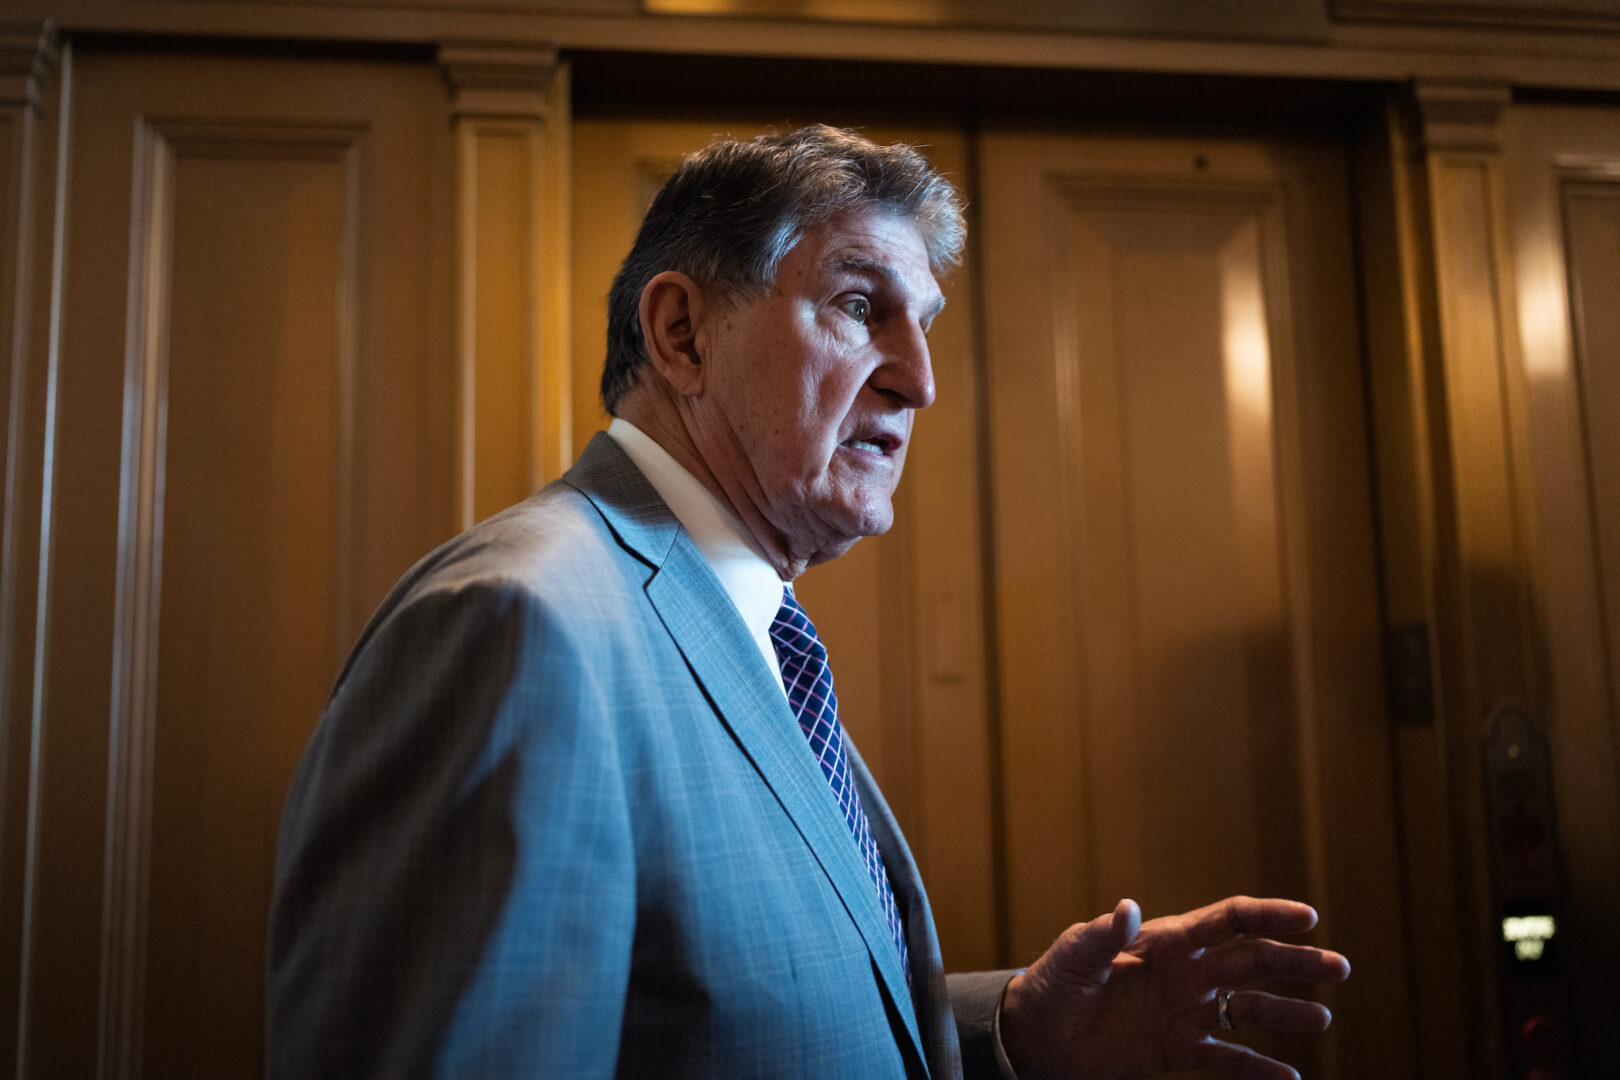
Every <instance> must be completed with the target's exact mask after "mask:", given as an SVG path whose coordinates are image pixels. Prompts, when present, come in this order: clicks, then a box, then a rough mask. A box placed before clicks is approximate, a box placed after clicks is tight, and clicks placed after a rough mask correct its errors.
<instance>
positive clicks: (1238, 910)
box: [1001, 896, 1350, 1080]
mask: <svg viewBox="0 0 1620 1080" xmlns="http://www.w3.org/2000/svg"><path fill="white" fill-rule="evenodd" d="M1315 925H1316V912H1315V911H1314V910H1312V909H1311V907H1310V906H1309V905H1306V904H1301V903H1298V902H1297V901H1293V900H1258V899H1255V898H1253V897H1249V896H1234V897H1230V898H1228V899H1226V900H1222V901H1220V902H1219V903H1216V904H1211V905H1209V906H1208V907H1202V908H1199V909H1198V910H1196V911H1189V912H1187V913H1186V914H1184V915H1171V916H1168V917H1166V918H1162V919H1153V920H1151V921H1149V922H1147V923H1143V922H1142V911H1141V908H1139V907H1137V905H1136V902H1135V901H1133V900H1121V901H1120V902H1119V905H1118V906H1117V907H1115V908H1114V910H1113V913H1112V914H1110V915H1104V916H1102V917H1100V918H1097V919H1093V920H1092V921H1090V922H1087V923H1076V924H1075V925H1073V926H1071V927H1069V928H1068V929H1067V930H1065V931H1064V932H1063V934H1062V936H1061V937H1059V938H1058V939H1057V941H1055V942H1053V943H1052V947H1051V948H1049V949H1047V950H1046V952H1045V953H1044V954H1042V956H1041V957H1040V959H1038V960H1036V961H1035V963H1034V964H1032V965H1030V967H1029V969H1028V970H1027V971H1025V972H1024V973H1023V974H1021V975H1018V976H1016V977H1015V978H1014V979H1013V981H1012V982H1011V983H1009V984H1008V986H1007V991H1006V995H1005V997H1004V998H1003V999H1002V1005H1001V1040H1002V1046H1003V1047H1004V1048H1005V1049H1006V1051H1007V1058H1008V1061H1009V1062H1011V1064H1012V1066H1013V1068H1014V1069H1015V1070H1016V1071H1017V1073H1018V1076H1019V1080H1068V1078H1073V1080H1138V1078H1141V1077H1148V1076H1157V1075H1159V1074H1161V1073H1165V1072H1172V1071H1177V1070H1181V1069H1209V1070H1212V1071H1214V1072H1219V1073H1225V1074H1227V1075H1230V1076H1235V1077H1242V1078H1244V1080H1298V1077H1299V1074H1298V1073H1297V1072H1295V1071H1294V1069H1293V1068H1291V1067H1290V1066H1288V1065H1286V1064H1284V1063H1282V1062H1280V1061H1276V1060H1273V1059H1272V1058H1269V1057H1266V1056H1264V1055H1263V1054H1259V1053H1256V1052H1255V1051H1253V1050H1251V1049H1249V1048H1248V1047H1246V1046H1240V1045H1238V1044H1236V1043H1231V1042H1226V1041H1223V1040H1222V1039H1221V1038H1219V1036H1220V1034H1221V1033H1222V1028H1221V1024H1220V1020H1221V1017H1220V1006H1219V1002H1218V1000H1217V991H1219V990H1221V989H1223V988H1235V987H1237V986H1240V985H1241V984H1244V983H1248V982H1251V981H1254V980H1259V979H1287V980H1297V981H1301V982H1316V983H1323V982H1342V981H1343V980H1344V979H1345V978H1346V977H1348V976H1349V974H1350V963H1349V961H1348V960H1346V959H1345V958H1344V957H1343V956H1341V955H1340V954H1338V953H1336V952H1331V951H1328V950H1324V949H1316V948H1311V947H1309V946H1304V945H1285V944H1282V943H1280V942H1277V941H1272V940H1270V938H1269V936H1268V935H1273V934H1298V933H1303V932H1304V931H1306V930H1309V929H1310V928H1311V927H1313V926H1315ZM1331 1019H1332V1016H1331V1015H1330V1014H1329V1012H1328V1010H1327V1008H1326V1007H1325V1006H1323V1005H1320V1004H1318V1003H1317V1002H1314V1001H1304V1000H1301V999H1299V998H1291V997H1279V996H1277V995H1275V994H1268V993H1264V992H1262V991H1259V990H1241V989H1236V990H1234V991H1233V992H1232V993H1231V994H1230V996H1229V997H1228V999H1227V1007H1226V1020H1227V1022H1228V1023H1230V1024H1231V1026H1233V1027H1260V1028H1275V1029H1279V1030H1284V1031H1321V1030H1322V1029H1324V1028H1326V1027H1327V1026H1328V1023H1329V1021H1330V1020H1331Z"/></svg>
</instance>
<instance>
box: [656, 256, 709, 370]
mask: <svg viewBox="0 0 1620 1080" xmlns="http://www.w3.org/2000/svg"><path fill="white" fill-rule="evenodd" d="M703 307H704V296H703V288H702V286H700V285H699V284H698V283H697V282H695V281H693V280H692V279H691V278H689V277H687V276H686V275H685V274H683V273H681V272H680V271H678V270H665V271H664V272H663V273H661V274H658V275H657V276H655V277H654V278H653V279H652V280H651V281H649V282H647V287H646V288H644V289H642V290H641V340H642V343H643V345H644V346H645V347H646V349H647V359H648V360H650V361H651V362H652V366H653V370H654V371H656V372H658V375H659V377H660V378H662V379H663V380H664V382H666V383H668V384H669V388H670V389H671V390H673V391H675V392H676V393H677V394H680V395H682V396H685V397H690V396H692V395H693V394H697V393H700V392H702V389H703V358H702V357H701V356H699V355H698V345H697V328H698V325H699V323H700V322H701V320H702V318H703Z"/></svg>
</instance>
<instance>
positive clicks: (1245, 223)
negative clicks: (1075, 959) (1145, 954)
mask: <svg viewBox="0 0 1620 1080" xmlns="http://www.w3.org/2000/svg"><path fill="white" fill-rule="evenodd" d="M981 161H982V162H983V172H982V177H981V181H980V190H981V191H982V193H983V219H984V224H983V243H984V245H985V247H984V250H985V267H984V274H985V279H986V281H987V282H988V283H989V285H988V287H987V289H986V309H987V311H986V338H987V342H988V355H987V361H986V363H987V369H988V372H989V387H990V417H991V451H992V455H993V463H992V470H991V477H992V483H993V490H994V516H995V541H996V547H995V567H996V569H995V587H996V597H997V612H996V614H997V627H998V639H997V646H998V650H997V655H998V660H999V665H1000V679H999V681H1000V686H1001V700H1000V716H1001V727H1002V737H1003V755H1004V763H1005V770H1006V771H1005V777H1004V790H1005V792H1006V795H1005V808H1004V812H1005V820H1006V862H1007V878H1006V889H1007V907H1008V918H1009V924H1010V934H1011V940H1012V947H1013V952H1014V956H1013V959H1014V961H1015V962H1027V961H1028V960H1029V959H1031V958H1033V956H1035V955H1036V954H1037V953H1038V952H1039V950H1040V949H1042V948H1044V947H1045V945H1046V944H1047V943H1048V942H1049V941H1050V940H1051V939H1052V937H1054V936H1055V935H1056V934H1057V933H1058V932H1060V931H1061V930H1062V929H1063V928H1064V927H1065V926H1067V925H1068V924H1069V923H1070V922H1073V921H1076V920H1079V919H1086V918H1091V917H1093V916H1095V915H1097V914H1100V913H1102V912H1105V911H1107V910H1108V909H1109V908H1111V907H1112V906H1113V904H1114V903H1115V902H1116V901H1117V900H1118V899H1119V898H1120V897H1121V896H1127V895H1128V896H1132V897H1134V898H1135V899H1137V900H1139V901H1140V902H1141V903H1142V905H1143V907H1144V909H1145V912H1146V914H1147V915H1148V916H1150V917H1151V916H1153V915H1158V914H1168V913H1171V912H1173V911H1179V910H1184V909H1187V908H1190V907H1193V906H1197V905H1201V904H1204V903H1208V902H1210V901H1212V900H1215V899H1218V898H1220V897H1221V896H1225V895H1228V894H1231V893H1238V892H1244V893H1251V894H1260V895H1283V896H1294V897H1298V898H1301V899H1305V900H1308V901H1311V902H1313V903H1314V904H1316V906H1317V907H1318V908H1319V910H1320V911H1321V912H1322V916H1323V927H1322V929H1321V930H1320V931H1319V932H1318V935H1317V937H1318V940H1321V941H1323V942H1325V943H1331V944H1332V945H1333V946H1335V947H1337V948H1340V949H1342V950H1343V951H1345V952H1346V953H1347V954H1348V955H1349V956H1350V957H1351V960H1352V963H1353V964H1354V965H1355V968H1356V976H1355V979H1354V980H1353V982H1352V983H1351V984H1350V985H1349V986H1348V987H1347V988H1345V989H1344V990H1343V991H1333V992H1331V993H1330V994H1329V996H1328V1000H1329V1002H1330V1004H1331V1006H1332V1008H1333V1011H1334V1014H1335V1017H1336V1020H1335V1024H1334V1028H1333V1031H1332V1033H1331V1034H1330V1036H1329V1037H1328V1039H1327V1040H1325V1041H1305V1040H1296V1041H1293V1042H1288V1041H1285V1040H1282V1039H1277V1040H1274V1041H1267V1042H1265V1043H1261V1042H1260V1041H1259V1040H1254V1042H1255V1045H1262V1046H1268V1047H1273V1048H1282V1047H1286V1049H1282V1050H1280V1051H1279V1052H1282V1053H1284V1054H1285V1055H1287V1056H1288V1057H1287V1059H1288V1060H1291V1061H1296V1062H1298V1063H1299V1064H1301V1065H1302V1067H1303V1068H1302V1071H1304V1072H1305V1073H1306V1074H1307V1075H1328V1076H1345V1077H1356V1076H1365V1075H1383V1076H1400V1075H1407V1074H1408V1072H1409V1069H1410V1065H1409V1062H1408V1056H1407V1053H1406V1051H1407V1048H1408V1045H1409V1044H1408V1042H1407V1038H1408V1035H1407V1031H1406V1026H1405V1025H1406V1023H1407V1020H1406V1013H1405V999H1406V994H1405V987H1406V973H1405V970H1404V967H1403V962H1402V957H1401V950H1400V924H1401V919H1400V914H1399V912H1400V894H1399V890H1398V873H1397V860H1398V855H1397V848H1396V843H1395V828H1394V822H1393V820H1392V806H1393V797H1392V789H1391V777H1390V757H1389V745H1388V731H1387V727H1386V722H1385V720H1384V711H1383V700H1382V689H1381V688H1382V681H1381V673H1380V666H1379V659H1378V640H1379V639H1378V617H1377V616H1378V611H1377V581H1376V574H1375V566H1374V561H1373V548H1372V509H1371V502H1370V495H1369V490H1368V488H1369V483H1368V455H1367V448H1366V435H1365V432H1364V430H1363V424H1364V419H1363V403H1362V388H1361V376H1360V366H1359V365H1360V360H1359V354H1358V345H1357V338H1356V329H1355V326H1356V323H1355V318H1356V313H1355V309H1354V303H1353V300H1354V295H1355V293H1354V285H1353V280H1352V278H1351V274H1350V268H1351V265H1352V263H1351V251H1350V244H1349V239H1348V212H1347V209H1346V196H1345V189H1346V181H1345V176H1346V169H1345V163H1344V160H1343V156H1342V154H1341V153H1340V152H1339V150H1338V149H1337V148H1336V147H1333V146H1329V145H1323V146H1316V145H1302V144H1294V143H1281V142H1260V141H1239V140H1230V139H1226V140H1222V139H1196V138H1169V137H1166V138H1147V137H1143V138H1117V137H1108V138H1104V137H1085V136H1074V137H1064V136H1055V135H1032V134H1021V133H1011V132H1009V133H993V134H990V135H987V136H986V138H985V142H984V147H983V153H982V156H981ZM1313 1055H1314V1056H1315V1058H1314V1060H1313Z"/></svg>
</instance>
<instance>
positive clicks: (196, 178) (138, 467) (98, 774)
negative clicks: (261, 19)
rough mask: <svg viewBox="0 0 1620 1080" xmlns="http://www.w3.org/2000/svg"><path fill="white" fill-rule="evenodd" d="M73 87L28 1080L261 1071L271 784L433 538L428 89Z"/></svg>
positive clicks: (266, 80)
mask: <svg viewBox="0 0 1620 1080" xmlns="http://www.w3.org/2000/svg"><path fill="white" fill-rule="evenodd" d="M69 76H70V85H71V92H72V100H73V110H74V113H73V121H72V125H71V129H70V130H71V143H70V145H69V147H68V156H67V158H66V161H67V168H68V172H69V185H68V192H69V195H68V200H69V201H68V205H67V214H66V221H67V223H68V225H67V236H68V241H67V246H66V248H65V249H64V252H63V264H62V265H63V272H64V275H65V276H64V281H63V293H62V298H61V305H62V324H61V325H62V329H61V343H60V361H59V370H58V374H57V382H56V383H55V385H54V388H53V389H54V394H55V412H54V424H55V428H54V443H53V444H52V448H53V449H54V455H52V454H47V466H46V468H47V490H48V491H49V492H50V493H51V494H50V502H49V503H48V509H47V521H48V537H49V543H48V548H47V551H46V552H45V554H44V558H43V562H42V567H43V569H42V573H44V574H45V575H46V577H47V581H48V584H47V589H46V591H45V593H44V595H43V599H44V603H45V605H46V607H47V615H46V625H47V627H48V630H47V636H46V639H45V641H44V650H45V651H44V659H43V664H44V666H43V669H42V670H43V673H44V674H43V684H42V687H41V689H40V694H41V700H42V702H43V705H42V711H41V713H40V732H41V751H40V753H41V759H40V766H39V769H40V775H39V794H38V805H37V812H38V824H37V833H36V836H35V847H34V849H33V852H32V858H33V875H34V877H33V892H32V895H31V898H30V901H31V906H30V915H29V918H30V923H29V926H30V929H31V936H30V938H29V940H28V943H27V947H28V959H27V962H26V967H25V969H24V970H25V972H26V973H27V976H26V983H25V985H24V987H23V994H24V1006H25V1014H24V1015H25V1016H26V1017H27V1018H28V1022H29V1026H28V1028H27V1030H26V1032H25V1037H26V1040H27V1044H26V1047H25V1049H24V1051H23V1054H22V1055H21V1059H22V1060H23V1061H24V1062H25V1068H24V1070H23V1071H24V1074H25V1075H28V1076H91V1075H97V1074H98V1073H97V1070H98V1062H99V1066H100V1068H101V1069H102V1070H104V1071H106V1072H107V1073H108V1074H111V1073H117V1074H119V1075H124V1074H125V1073H126V1072H127V1074H129V1075H136V1074H141V1075H149V1076H164V1077H189V1076H197V1077H202V1076H207V1077H220V1076H254V1075H258V1073H259V1072H260V1070H261V1068H262V1058H263V1008H264V1005H263V950H264V944H263V942H264V925H265V919H266V914H267V910H268V903H269V891H270V881H271V868H272V864H273V859H274V849H275V833H276V825H277V822H278V819H279V816H280V809H281V802H282V798H283V794H284V791H285V787H286V784H287V782H288V781H289V779H290V777H291V773H292V769H293V767H294V764H295V762H296V759H297V755H298V753H299V752H300V750H301V748H302V746H303V743H304V741H305V740H306V738H307V737H308V734H309V731H310V730H311V728H312V727H313V726H314V723H315V720H316V718H317V717H318V715H319V713H320V709H321V706H322V702H323V700H324V697H325V695H326V692H327V690H328V688H329V687H330V686H331V682H332V680H333V678H334V677H335V675H336V673H337V668H338V665H339V663H340V662H341V660H342V656H343V653H344V651H345V650H346V649H347V647H348V645H349V643H350V642H352V641H353V639H354V638H355V636H356V635H357V634H358V632H359V629H360V626H361V623H362V621H363V619H364V618H365V617H366V615H367V613H368V612H369V611H370V610H371V608H372V607H373V606H374V605H375V604H376V603H377V601H378V600H379V599H380V598H381V596H382V594H383V592H384V591H385V590H386V589H387V587H388V586H389V585H390V584H391V583H392V581H393V580H394V578H395V577H396V576H397V575H398V574H399V573H400V572H401V571H403V570H404V569H405V568H406V567H407V566H408V565H409V564H410V563H411V562H412V561H413V560H414V559H415V558H417V557H418V556H419V555H420V554H421V553H422V552H424V551H425V550H427V549H428V548H429V547H431V546H432V545H433V544H435V543H436V542H438V541H440V540H442V539H443V538H444V537H445V536H446V535H448V533H449V532H450V531H451V526H452V518H451V514H452V510H453V507H454V503H453V499H452V491H451V477H450V466H451V462H452V461H453V460H454V453H453V452H454V449H455V447H454V441H453V437H452V425H453V420H454V408H453V404H452V393H451V387H452V383H451V380H450V378H449V374H450V365H449V362H448V360H447V356H448V355H449V349H448V342H447V341H446V335H445V334H444V332H443V327H444V325H445V321H446V320H445V319H444V318H443V313H442V310H441V305H442V303H443V299H444V298H445V297H446V296H447V295H448V291H449V290H448V289H447V288H446V282H445V281H444V280H442V278H443V276H444V275H443V271H442V269H441V268H442V267H443V266H444V263H445V260H443V259H442V258H439V259H435V253H436V251H438V250H442V246H443V245H442V236H443V234H444V228H443V226H444V217H445V207H446V205H447V203H446V200H445V199H444V198H443V192H444V190H445V187H444V185H443V183H442V182H441V180H440V178H439V175H438V173H439V170H440V169H441V165H440V162H441V161H442V159H443V154H442V152H441V150H440V143H441V141H442V138H443V136H442V132H443V130H444V127H445V112H444V106H443V91H442V89H441V84H440V81H439V77H438V74H437V72H436V71H435V70H434V69H432V68H431V67H429V66H427V65H407V64H389V63H356V64H343V65H339V64H334V63H322V62H318V61H290V60H286V61H278V60H260V59H248V58H243V57H233V58H230V59H228V60H227V59H212V58H209V57H206V56H188V57H179V56H174V57H165V56H160V55H156V54H120V53H116V52H109V51H101V50H96V49H91V48H84V47H80V48H78V49H76V50H75V52H74V55H73V59H72V64H71V67H70V69H69ZM98 1032H99V1038H98Z"/></svg>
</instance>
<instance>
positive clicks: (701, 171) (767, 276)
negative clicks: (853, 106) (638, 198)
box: [602, 124, 967, 414]
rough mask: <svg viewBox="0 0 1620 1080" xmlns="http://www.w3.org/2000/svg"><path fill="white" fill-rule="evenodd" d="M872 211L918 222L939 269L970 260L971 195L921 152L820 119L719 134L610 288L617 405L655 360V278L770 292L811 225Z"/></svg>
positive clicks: (744, 292) (606, 366)
mask: <svg viewBox="0 0 1620 1080" xmlns="http://www.w3.org/2000/svg"><path fill="white" fill-rule="evenodd" d="M865 207H883V208H887V209H892V210H893V211H894V212H895V213H898V214H901V215H903V216H905V217H908V218H910V219H912V220H913V221H914V222H915V223H916V225H917V229H918V231H919V232H920V233H921V234H922V239H923V244H924V246H925V247H926V248H927V250H928V262H929V267H930V269H932V270H933V272H934V274H935V275H939V274H940V273H942V272H943V271H944V270H945V269H946V268H947V267H949V266H954V265H956V264H957V263H959V262H960V261H961V255H962V246H963V244H964V242H965V241H966V238H967V226H966V224H965V223H964V222H963V219H962V202H961V199H960V198H959V197H958V196H957V194H956V189H955V188H953V187H952V186H951V184H950V181H948V180H946V179H945V178H944V177H943V176H941V175H940V174H939V173H937V172H935V171H934V169H933V167H932V166H931V165H929V164H928V162H927V160H926V159H925V158H924V157H923V156H922V155H921V154H920V153H918V152H917V151H916V150H914V149H913V148H912V147H909V146H906V145H904V144H896V145H893V146H880V145H879V144H877V143H874V142H871V141H870V140H868V139H866V138H863V137H862V136H860V135H857V134H856V133H855V132H853V131H847V130H839V129H838V128H832V127H828V126H827V125H825V124H814V125H812V126H810V127H805V128H800V129H799V130H797V131H790V132H787V133H786V134H781V135H761V136H759V137H758V138H755V139H750V140H748V141H747V142H739V141H736V140H732V139H717V140H716V141H714V142H712V143H710V144H709V145H708V146H707V147H706V148H704V149H702V150H700V151H698V152H697V153H695V154H691V155H688V156H687V158H686V160H685V161H683V162H682V163H681V166H680V168H679V169H677V170H676V171H675V175H674V176H672V177H670V178H669V182H668V183H666V184H665V185H664V187H663V189H662V190H661V191H659V193H658V196H657V198H655V199H654V200H653V204H652V207H651V208H650V209H649V210H648V211H647V216H646V218H645V219H643V221H642V223H641V231H640V232H639V233H637V234H636V242H635V246H634V247H632V248H631V249H630V254H629V255H627V256H625V260H624V263H623V265H621V266H620V267H619V272H618V274H617V275H615V277H614V279H613V288H612V289H611V290H610V291H609V293H608V334H607V359H606V361H605V362H604V363H603V365H602V404H603V405H604V406H605V407H606V408H607V411H608V412H609V413H610V414H611V413H612V412H613V411H614V408H615V406H617V404H618V402H619V398H620V397H622V396H623V395H624V394H625V393H626V392H627V391H628V390H629V389H630V388H631V387H632V386H634V385H635V382H636V379H637V377H638V375H639V372H640V369H641V367H642V366H643V365H644V364H646V363H647V352H646V347H645V344H644V342H643V341H642V338H641V293H642V290H644V289H645V288H646V287H647V283H648V282H649V281H651V280H652V279H653V278H654V277H655V276H656V275H658V274H660V273H662V272H664V271H665V270H677V271H679V272H681V273H683V274H685V275H687V276H688V277H690V278H692V279H693V280H694V281H696V282H697V283H698V284H700V285H703V286H705V287H715V288H717V289H718V290H719V291H720V295H721V297H722V298H723V299H725V300H726V301H727V302H738V301H741V300H744V299H747V298H750V297H755V296H761V295H764V293H765V291H766V290H768V289H769V288H770V286H771V283H772V282H774V281H775V280H776V271H777V267H778V266H779V265H780V264H781V261H782V258H783V256H785V255H786V254H787V253H788V251H790V250H791V249H792V247H793V245H794V244H796V243H797V242H798V241H799V238H800V237H801V236H803V235H804V233H805V231H806V230H808V229H811V228H813V227H815V226H817V225H820V224H822V223H824V222H826V221H829V220H831V219H832V218H833V217H835V216H837V215H838V214H841V213H843V212H845V211H848V210H853V209H857V208H865Z"/></svg>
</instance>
